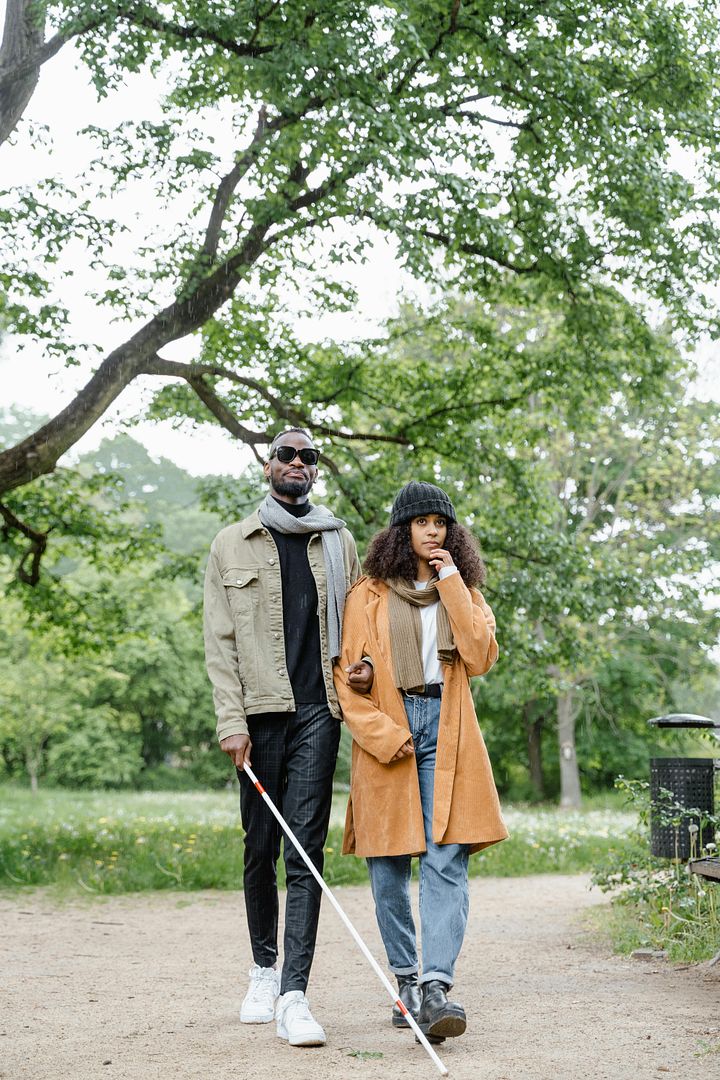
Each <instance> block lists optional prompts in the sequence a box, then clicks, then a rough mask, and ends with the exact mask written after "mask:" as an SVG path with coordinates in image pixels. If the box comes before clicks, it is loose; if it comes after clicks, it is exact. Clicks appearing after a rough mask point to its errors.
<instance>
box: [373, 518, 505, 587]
mask: <svg viewBox="0 0 720 1080" xmlns="http://www.w3.org/2000/svg"><path fill="white" fill-rule="evenodd" d="M444 547H445V550H446V551H449V552H450V554H451V555H452V557H453V562H454V563H455V565H456V566H457V568H458V570H459V571H460V576H461V578H462V579H463V581H464V582H465V584H466V585H467V586H468V588H470V586H472V585H478V586H479V585H484V584H485V563H484V562H483V561H482V559H481V558H480V552H479V551H478V547H477V543H476V542H475V538H474V537H473V536H472V534H471V533H469V532H468V530H467V529H466V528H465V527H464V526H463V525H458V523H457V522H456V521H448V523H447V536H446V538H445V544H444ZM364 570H365V573H366V574H369V575H370V577H374V578H380V579H381V581H387V580H388V578H400V579H401V580H402V581H414V580H415V577H416V575H417V556H416V554H415V552H414V551H413V549H412V543H411V540H410V522H409V521H405V522H403V524H402V525H391V526H390V527H389V528H387V529H383V530H382V532H379V533H376V534H375V536H373V538H372V540H371V541H370V546H369V548H368V553H367V555H366V557H365V563H364Z"/></svg>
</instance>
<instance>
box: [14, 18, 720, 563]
mask: <svg viewBox="0 0 720 1080" xmlns="http://www.w3.org/2000/svg"><path fill="white" fill-rule="evenodd" d="M43 27H46V28H48V29H47V33H50V31H52V34H51V36H49V37H47V40H45V37H44V34H45V33H46V31H45V30H44V29H43ZM70 42H73V44H72V45H70V44H69V43H70ZM60 48H66V49H67V48H74V49H75V50H76V55H77V56H78V59H79V62H80V63H82V64H83V65H84V67H85V69H86V70H87V72H88V74H89V75H90V77H91V79H92V81H93V84H94V86H95V88H96V91H97V93H98V94H99V95H101V96H102V95H109V94H113V93H116V92H120V91H121V89H122V87H123V86H124V85H125V83H126V81H127V80H128V79H131V78H132V77H133V76H134V75H136V74H144V75H145V76H152V77H153V78H154V79H155V81H156V84H157V85H158V86H162V87H163V103H162V110H163V111H162V118H161V120H160V121H159V122H156V121H155V120H151V119H147V118H144V117H140V118H128V119H127V120H126V121H125V122H123V123H122V124H120V125H118V126H117V127H116V128H114V129H113V130H106V129H101V128H99V127H95V128H94V129H92V130H89V131H86V132H85V134H84V136H83V138H87V139H90V138H91V139H93V140H95V142H96V143H97V146H98V156H97V158H96V160H95V162H94V164H93V165H92V167H91V170H90V175H91V176H92V177H93V185H92V191H91V192H90V193H89V194H88V192H87V190H86V189H85V188H86V185H83V186H82V188H83V189H82V190H81V189H80V188H79V187H78V188H77V190H76V189H74V188H73V187H72V186H71V185H69V184H67V183H65V182H61V181H60V180H58V179H57V178H55V177H52V176H51V177H48V178H47V179H46V180H44V181H42V182H41V183H40V184H38V185H37V186H36V187H35V188H34V189H27V188H21V187H17V188H15V189H13V190H11V191H9V192H7V193H6V194H5V208H4V209H2V210H1V211H0V221H1V222H2V226H3V233H4V237H5V240H4V253H3V258H2V266H3V269H2V272H1V273H0V281H1V282H2V285H3V287H4V290H5V295H4V297H0V306H1V307H2V314H3V317H4V321H5V324H6V326H7V328H8V330H9V331H10V332H11V333H12V334H13V335H15V340H18V339H19V338H21V337H22V336H25V337H26V338H27V339H28V340H29V341H31V342H36V343H37V342H39V343H40V344H41V345H42V347H43V348H44V349H46V350H47V351H49V352H51V353H55V354H58V355H60V356H61V357H64V358H65V359H66V360H67V362H69V363H74V362H78V361H79V360H81V359H84V358H87V356H88V355H90V354H91V352H92V350H93V348H95V346H96V343H95V342H82V341H76V340H73V339H72V337H71V335H70V334H69V332H68V326H69V323H70V320H71V312H70V311H69V310H68V305H67V303H66V302H65V301H64V299H63V289H64V285H65V283H66V281H67V276H68V275H69V274H71V273H72V272H73V269H74V264H75V262H76V260H77V257H78V256H77V253H78V250H80V248H81V247H82V246H83V245H84V246H85V248H86V249H87V253H88V259H89V260H90V261H91V263H92V266H93V267H94V269H95V277H96V286H95V295H96V297H97V300H98V303H99V304H101V305H104V306H106V307H107V310H108V315H109V316H112V317H115V318H118V317H119V318H126V319H128V320H129V321H130V322H131V324H132V325H131V328H130V331H129V336H128V337H127V338H126V339H125V340H124V341H122V342H120V343H119V344H116V345H115V346H114V347H112V348H111V349H110V350H109V351H107V352H106V353H105V355H104V356H101V357H100V358H99V361H98V364H97V368H96V371H95V373H94V375H93V376H92V377H91V379H90V380H89V382H88V383H87V385H86V386H85V387H84V388H83V389H82V390H81V391H80V392H79V393H78V394H77V396H76V397H75V398H74V399H73V400H72V401H71V402H70V404H69V405H68V406H67V407H66V408H65V409H63V410H62V412H60V413H59V414H58V415H57V416H55V417H53V418H51V420H50V421H48V422H47V423H46V424H43V425H42V426H41V427H40V428H38V429H37V430H36V431H34V432H32V433H31V434H30V435H28V436H27V437H26V438H24V439H22V440H21V441H20V442H19V443H18V444H17V445H14V446H11V447H9V448H7V449H5V450H3V451H2V452H1V453H0V496H2V499H3V503H2V505H4V506H5V507H6V508H7V512H6V513H5V522H6V528H7V529H9V530H15V531H18V532H20V533H22V532H23V529H24V530H25V535H26V538H27V539H30V540H31V541H32V542H34V543H35V544H38V545H39V544H40V543H41V538H40V534H42V530H41V529H39V528H37V527H36V526H34V525H33V524H32V516H31V514H32V510H33V507H32V506H30V507H28V508H27V512H26V507H25V505H24V495H23V494H22V493H21V492H20V489H23V488H24V487H25V486H26V485H29V484H31V483H32V482H33V481H34V480H36V479H37V478H38V477H40V476H42V475H44V474H47V473H48V472H51V471H52V470H53V469H54V468H55V466H56V463H57V461H58V459H59V457H60V456H61V455H62V454H63V453H64V452H65V451H66V450H67V449H68V448H69V447H71V446H73V445H74V443H75V442H76V441H77V439H78V438H79V437H80V436H81V435H82V434H83V433H84V432H85V431H87V430H88V428H89V427H91V426H92V425H93V424H94V423H95V422H96V421H97V420H98V419H99V418H100V417H101V416H102V415H103V413H104V412H105V411H106V409H107V408H108V406H109V405H110V404H111V403H112V402H113V401H114V400H115V399H116V398H117V396H118V395H119V394H120V393H121V391H122V390H123V389H124V388H125V387H126V386H128V385H129V384H130V383H131V382H133V381H134V380H136V379H138V378H139V377H141V376H150V377H153V378H158V379H160V380H167V379H171V380H174V381H173V382H172V384H171V386H170V388H168V390H167V391H166V392H164V393H161V398H162V407H163V408H164V409H166V410H167V409H168V408H170V403H171V402H173V401H174V403H175V408H176V411H177V413H178V414H179V415H181V416H189V417H190V418H191V419H194V420H199V421H200V422H208V421H213V422H216V423H220V424H222V425H223V426H224V427H225V428H226V429H227V430H228V431H229V432H231V434H232V435H233V436H234V437H235V438H238V439H241V440H242V441H244V442H246V443H247V444H248V445H250V446H251V447H253V448H254V449H257V447H258V446H262V445H263V444H265V443H266V442H267V438H268V436H267V429H268V428H269V427H270V426H273V425H274V424H276V423H277V422H278V421H285V422H290V423H300V424H303V425H305V426H309V427H310V428H311V429H312V430H313V432H314V433H315V434H316V436H317V437H319V438H322V439H324V441H325V447H326V450H327V461H328V463H329V465H330V467H331V468H333V466H335V467H336V469H337V473H339V472H340V471H341V469H342V454H343V453H344V448H346V447H350V448H352V446H353V445H357V444H358V443H359V444H360V445H364V446H366V447H369V448H372V447H374V446H376V445H377V444H385V445H388V446H398V447H408V446H409V445H410V443H411V440H410V439H409V438H408V436H407V434H406V432H405V426H406V419H407V415H408V414H411V415H418V402H417V400H416V399H413V398H412V397H411V396H408V395H405V396H403V398H402V399H401V402H402V407H401V408H399V409H398V410H397V413H398V418H397V421H396V422H395V424H394V425H393V426H392V427H390V428H384V427H382V426H381V425H380V424H378V423H376V422H371V424H370V426H369V428H367V429H358V428H353V427H351V426H350V425H348V423H347V410H346V409H345V408H344V407H343V406H342V405H341V404H339V399H340V398H341V397H342V393H343V389H344V387H345V386H346V385H347V384H348V381H349V380H352V382H353V384H354V385H355V387H356V393H358V394H362V393H363V384H364V377H365V374H366V358H365V357H364V354H363V350H362V348H359V349H357V350H354V355H353V356H352V358H351V359H348V360H347V361H346V362H345V363H344V364H343V363H341V362H340V358H339V357H338V356H337V351H336V356H335V358H334V361H333V362H332V363H331V364H330V368H331V369H332V372H333V377H332V378H330V377H329V376H328V373H327V371H326V370H324V369H323V370H320V371H316V372H315V375H316V376H317V377H316V378H311V379H310V381H309V382H308V381H307V379H306V380H305V381H304V382H303V383H302V385H298V380H297V378H296V375H297V372H298V370H301V369H304V370H307V368H308V367H309V366H310V365H309V362H308V353H309V352H312V353H313V355H314V356H317V355H318V353H317V350H312V349H309V348H308V347H307V346H305V345H301V344H299V343H298V342H297V341H296V340H295V339H294V338H293V336H292V335H291V334H290V333H289V331H288V329H287V326H286V324H285V323H284V322H283V307H284V298H285V297H286V296H287V295H288V294H292V293H295V294H297V293H298V292H299V293H301V294H302V296H303V300H304V303H305V305H306V307H307V309H308V310H310V311H312V312H315V311H317V310H328V309H331V308H333V307H335V308H341V309H342V308H344V309H348V308H350V307H351V306H352V303H353V293H352V290H351V289H350V288H349V287H348V286H346V285H343V284H342V282H341V281H340V282H339V281H338V277H337V274H336V272H335V268H336V267H337V266H338V265H341V266H342V264H344V263H348V262H349V261H353V260H361V259H362V258H363V257H364V254H365V253H366V251H367V246H368V244H370V243H371V242H372V240H373V239H374V238H375V237H377V236H378V235H381V236H386V237H389V238H391V239H392V241H393V243H394V245H395V248H396V250H397V252H398V256H399V258H400V259H401V260H402V261H403V262H404V263H405V265H406V266H407V267H408V268H409V269H410V270H411V271H412V272H413V273H415V274H417V275H419V276H421V277H423V278H425V279H427V280H436V279H437V277H438V274H441V275H442V277H443V279H444V281H445V282H446V283H448V284H453V283H459V282H462V283H463V286H464V287H465V289H467V290H468V291H470V292H472V293H473V294H474V296H475V297H476V298H480V299H481V300H486V301H488V302H493V300H494V299H496V298H497V294H498V291H499V290H500V288H501V287H502V286H503V285H504V284H505V283H506V282H508V281H511V282H512V280H513V279H514V280H516V281H523V282H528V283H532V284H533V285H534V286H535V287H536V288H537V289H538V290H539V291H542V290H544V291H545V293H546V295H547V296H548V297H554V298H555V300H556V301H558V302H561V303H563V304H564V305H565V307H566V308H567V310H568V312H569V313H570V316H571V322H572V321H574V322H575V324H576V325H577V327H578V330H579V332H580V334H581V336H585V337H586V338H587V337H588V336H590V337H592V336H593V333H594V334H596V335H600V334H601V333H602V332H603V322H604V314H603V313H604V312H605V311H606V310H607V306H608V305H607V302H606V301H607V298H608V296H614V298H615V301H616V300H617V297H618V296H619V294H618V293H617V290H618V289H625V290H626V292H627V288H626V287H627V286H631V287H633V288H634V290H635V293H634V295H635V296H636V297H638V299H636V300H635V301H634V306H635V310H636V317H637V318H638V320H639V321H640V322H642V319H643V315H642V303H643V300H642V299H641V298H645V299H646V300H647V302H648V303H652V302H657V301H659V302H661V303H662V304H663V305H664V307H665V309H666V310H667V312H668V317H669V318H670V319H671V320H672V322H673V325H674V326H676V327H677V328H684V329H685V330H687V331H688V332H689V333H692V332H694V331H697V329H698V328H700V327H702V326H703V325H707V321H708V319H710V320H712V318H713V316H712V311H711V309H710V305H709V302H708V304H706V305H705V307H704V308H703V302H702V298H703V296H704V293H703V285H704V283H705V282H706V281H710V280H715V279H716V277H717V264H718V244H717V227H716V225H715V218H714V216H713V215H714V212H715V210H716V209H717V205H718V195H717V192H718V190H720V185H719V184H718V183H717V180H718V176H717V166H718V155H717V131H716V121H715V117H716V115H717V109H716V100H717V86H716V71H717V67H718V55H717V53H718V5H717V3H715V2H713V3H712V4H704V5H692V6H690V7H688V6H686V5H678V4H675V3H673V2H672V0H640V2H638V0H632V2H631V0H614V2H607V3H601V4H597V3H590V2H589V0H580V2H578V3H574V4H572V5H568V4H567V3H566V0H546V2H544V3H538V2H537V0H513V2H511V3H504V4H502V5H498V4H496V3H494V2H491V0H477V2H473V0H468V2H461V0H422V2H420V0H401V2H398V3H394V4H392V5H390V4H386V5H382V4H380V5H378V4H376V3H372V4H370V3H365V2H363V0H332V3H330V0H319V2H317V3H314V4H312V5H311V4H309V3H304V2H299V0H295V2H291V3H285V4H268V5H267V6H266V7H264V8H263V7H261V6H260V5H258V3H257V2H256V0H244V2H241V3H236V4H232V5H223V4H220V3H218V4H207V3H206V2H204V0H203V2H202V3H200V2H197V3H196V2H191V3H190V4H186V3H185V4H182V5H177V4H174V3H167V4H164V5H162V7H161V8H160V7H154V6H153V5H152V4H150V3H137V4H130V5H127V4H123V3H104V4H101V5H100V6H98V5H96V4H93V5H92V6H90V5H88V4H87V3H83V2H80V0H73V2H70V3H68V2H58V3H48V4H44V3H40V2H38V3H37V4H31V3H30V2H29V0H10V3H9V5H8V8H7V22H6V30H5V37H4V39H3V44H2V49H1V50H0V113H1V114H2V117H3V122H4V130H5V131H6V132H7V131H9V130H12V129H13V128H14V126H15V125H16V124H17V122H18V117H20V116H21V115H24V114H26V112H27V109H28V108H29V107H30V103H31V99H32V92H33V88H34V86H35V83H36V80H37V78H38V77H39V76H38V73H39V72H42V71H43V70H44V68H43V65H44V63H45V62H46V61H47V60H48V59H49V58H50V57H51V56H52V55H55V54H56V53H57V51H58V50H59V49H60ZM218 118H220V123H218V122H217V120H218ZM23 123H24V121H23ZM216 131H217V132H218V133H219V135H215V134H214V132H216ZM15 138H16V139H20V138H22V125H21V127H20V129H18V133H17V135H16V136H15ZM36 141H37V140H36ZM673 147H681V148H685V149H687V150H688V151H689V152H690V153H691V154H695V155H697V157H698V160H699V161H700V163H701V166H700V167H701V173H702V177H703V179H702V182H699V183H698V184H696V185H693V184H692V183H690V182H689V181H688V180H686V179H684V178H683V177H682V176H681V175H680V174H679V173H678V172H677V171H676V170H675V169H674V168H673V167H672V165H671V164H670V161H669V155H670V151H671V149H672V148H673ZM11 151H12V147H11V146H10V145H9V143H7V142H6V143H5V146H4V148H3V153H4V154H5V160H6V161H10V160H11V159H10V154H11ZM38 152H39V153H43V154H44V153H45V150H44V149H42V147H40V146H39V148H38ZM7 171H8V167H7V166H5V165H4V172H5V173H7ZM150 181H151V182H152V185H153V187H152V188H151V187H150V186H149V184H150ZM129 189H134V190H137V191H138V192H139V193H140V197H142V198H145V199H148V198H150V199H152V203H153V205H152V211H151V214H152V218H153V220H157V221H158V222H159V225H158V228H157V229H154V230H153V231H152V233H151V235H150V236H149V237H148V236H147V230H146V226H145V224H144V223H143V224H141V226H140V230H141V231H140V235H139V236H138V244H137V247H138V253H137V257H135V258H132V259H129V260H126V261H122V260H121V258H120V255H119V253H118V244H117V241H118V238H119V237H120V235H121V233H122V232H123V230H128V229H130V228H131V223H130V222H129V221H127V220H120V219H115V218H113V217H111V216H108V215H107V214H106V213H104V207H105V206H107V205H112V204H111V203H104V202H103V201H102V200H103V198H107V197H112V196H113V195H114V194H116V193H118V192H119V191H124V190H129ZM151 192H152V193H151ZM341 225H343V227H344V229H343V231H341V230H340V229H339V227H340V226H341ZM140 236H141V237H142V239H140ZM29 252H31V253H32V258H30V257H29V256H28V254H27V253H29ZM614 306H615V305H614ZM568 326H569V328H570V323H569V324H568ZM198 334H199V336H200V340H199V342H198V351H197V359H196V360H195V361H193V362H192V363H180V362H178V361H173V360H170V359H168V358H167V357H166V356H164V355H163V350H164V349H165V347H166V346H167V345H169V344H170V343H172V342H174V341H177V340H179V339H182V338H184V337H187V336H189V335H198ZM350 351H351V352H353V350H350ZM496 396H501V392H500V393H499V394H498V395H496ZM421 434H422V433H421ZM431 434H434V432H432V431H431ZM416 443H417V439H415V440H413V441H412V445H413V447H414V446H415V445H416ZM337 456H340V458H341V461H340V462H339V463H338V462H336V461H335V460H334V458H335V457H337ZM12 492H16V493H17V494H16V495H15V497H14V500H13V501H9V496H10V493H12ZM33 530H34V533H36V534H38V535H37V536H33Z"/></svg>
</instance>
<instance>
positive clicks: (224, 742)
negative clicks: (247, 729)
mask: <svg viewBox="0 0 720 1080" xmlns="http://www.w3.org/2000/svg"><path fill="white" fill-rule="evenodd" d="M220 749H221V750H224V751H225V753H226V754H228V755H229V757H230V759H231V760H232V763H233V765H234V766H235V768H236V769H242V767H243V764H244V762H246V761H247V763H248V765H252V761H251V760H250V752H251V750H252V743H251V742H250V736H249V735H228V737H227V739H221V740H220Z"/></svg>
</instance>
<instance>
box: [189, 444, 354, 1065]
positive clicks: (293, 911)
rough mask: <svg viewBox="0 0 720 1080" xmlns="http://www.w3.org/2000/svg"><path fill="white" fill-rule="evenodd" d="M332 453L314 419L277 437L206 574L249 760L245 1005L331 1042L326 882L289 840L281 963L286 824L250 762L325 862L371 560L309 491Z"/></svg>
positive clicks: (243, 788)
mask: <svg viewBox="0 0 720 1080" xmlns="http://www.w3.org/2000/svg"><path fill="white" fill-rule="evenodd" d="M318 458H319V453H318V451H317V450H316V448H315V447H314V446H313V444H312V440H311V438H310V436H309V435H308V433H307V432H306V431H303V430H302V429H300V428H290V429H288V430H286V431H283V432H282V433H281V434H280V435H277V436H276V437H275V438H274V439H273V441H272V443H271V446H270V454H269V456H268V460H267V461H266V463H265V465H264V473H265V478H266V479H267V481H268V483H269V492H268V495H267V496H266V498H265V500H264V501H263V502H262V503H261V505H260V506H259V507H258V509H257V510H256V511H255V512H254V513H253V514H251V515H250V516H249V517H248V518H246V519H245V520H244V521H241V522H239V523H238V524H235V525H230V526H229V527H228V528H226V529H223V530H222V531H221V532H220V533H219V534H218V535H217V536H216V537H215V540H214V541H213V544H212V547H211V549H210V559H209V561H208V567H207V572H206V578H205V653H206V659H207V668H208V674H209V676H210V681H211V683H212V685H213V695H214V700H215V709H216V713H217V718H218V723H217V732H218V738H219V740H220V746H221V748H222V749H223V750H224V751H225V752H226V753H227V754H229V756H230V758H231V759H232V761H233V763H234V764H235V767H236V769H237V774H238V779H239V782H240V810H241V816H242V823H243V827H244V829H245V834H246V835H245V866H244V876H243V881H244V889H245V907H246V911H247V920H248V928H249V931H250V941H251V945H252V951H253V959H254V964H253V967H252V968H251V969H250V987H249V989H248V992H247V994H246V996H245V999H244V1001H243V1004H242V1007H241V1010H240V1019H241V1020H242V1021H243V1022H244V1023H248V1024H262V1023H269V1022H270V1021H272V1020H273V1018H275V1019H276V1020H277V1033H278V1035H279V1036H280V1037H281V1038H283V1039H287V1040H288V1042H289V1043H290V1044H291V1045H292V1046H320V1045H323V1044H324V1043H325V1033H324V1031H323V1029H322V1027H321V1026H320V1024H318V1023H317V1021H316V1020H315V1019H314V1018H313V1016H312V1014H311V1013H310V1009H309V1005H308V1002H307V998H306V997H305V990H306V987H307V983H308V978H309V975H310V967H311V964H312V959H313V953H314V949H315V938H316V933H317V924H318V916H319V912H320V896H321V892H320V889H319V887H318V885H317V883H316V882H315V880H314V878H313V877H312V875H311V874H310V872H309V870H308V869H307V867H306V866H305V863H304V862H303V861H302V859H301V858H300V856H299V855H298V854H297V852H296V851H295V848H294V847H293V845H291V844H288V843H285V844H284V858H285V870H286V881H287V897H286V903H285V936H284V943H283V944H284V959H283V965H282V974H281V973H280V972H279V971H278V970H277V958H278V945H277V932H278V892H277V883H276V866H277V861H278V858H279V854H280V839H281V832H280V827H279V825H278V824H277V822H276V821H275V818H274V817H273V816H272V814H271V813H270V811H269V810H268V808H267V806H266V805H265V803H264V802H263V800H262V799H260V797H259V796H258V794H257V792H256V791H255V789H254V788H253V786H252V784H251V783H250V781H249V779H248V777H247V774H246V773H245V772H244V771H243V767H242V766H243V763H244V762H245V761H247V762H248V763H249V764H251V765H252V767H253V769H254V771H255V772H256V773H257V776H258V778H259V779H260V780H261V782H262V784H263V786H264V787H265V789H266V791H267V792H268V794H269V796H270V798H271V799H272V800H273V802H275V803H276V805H277V806H278V807H279V808H280V809H281V812H282V813H283V815H284V817H285V818H286V820H287V821H288V824H289V825H290V828H291V829H292V830H293V832H294V833H295V834H296V836H297V837H298V839H299V841H300V843H301V844H302V845H303V847H304V848H305V850H306V851H307V852H308V854H309V855H310V857H311V859H312V861H313V863H314V864H315V865H316V866H317V867H318V869H319V870H322V866H323V849H324V845H325V841H326V839H327V831H328V824H329V820H330V808H331V801H332V778H333V772H334V769H335V760H336V757H337V751H338V743H339V739H340V724H339V720H340V708H339V705H338V701H337V697H336V694H335V688H334V683H333V675H332V662H333V659H334V658H335V657H337V656H338V655H339V654H340V635H341V631H342V615H343V607H344V603H345V594H346V592H347V590H348V589H349V588H350V586H351V585H352V584H353V582H354V581H355V580H356V579H357V578H358V577H359V575H360V564H359V562H358V557H357V550H356V547H355V541H354V540H353V538H352V536H351V535H350V533H349V532H348V531H347V529H345V528H344V524H345V523H344V522H343V521H341V520H340V519H339V518H336V517H335V516H334V515H333V514H332V513H331V512H330V511H329V510H328V509H326V508H325V507H322V506H315V505H313V504H312V503H310V502H309V501H308V495H309V493H310V491H311V489H312V486H313V484H314V483H315V480H316V478H317V475H318V469H317V463H318ZM349 682H350V684H351V685H352V686H353V688H354V689H356V690H358V692H360V693H364V692H366V691H367V690H368V689H369V688H370V685H371V683H372V668H371V667H370V665H369V664H367V663H365V662H364V661H360V662H359V663H356V664H353V665H352V670H350V671H349ZM251 755H252V757H251Z"/></svg>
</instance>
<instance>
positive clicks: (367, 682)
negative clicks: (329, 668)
mask: <svg viewBox="0 0 720 1080" xmlns="http://www.w3.org/2000/svg"><path fill="white" fill-rule="evenodd" d="M345 670H346V671H347V673H348V686H349V687H350V689H351V690H354V691H355V693H356V694H367V693H368V691H370V690H371V689H372V684H373V679H374V678H375V672H374V671H373V666H372V664H368V662H367V660H358V661H357V663H355V664H350V665H348V667H346V668H345Z"/></svg>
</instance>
